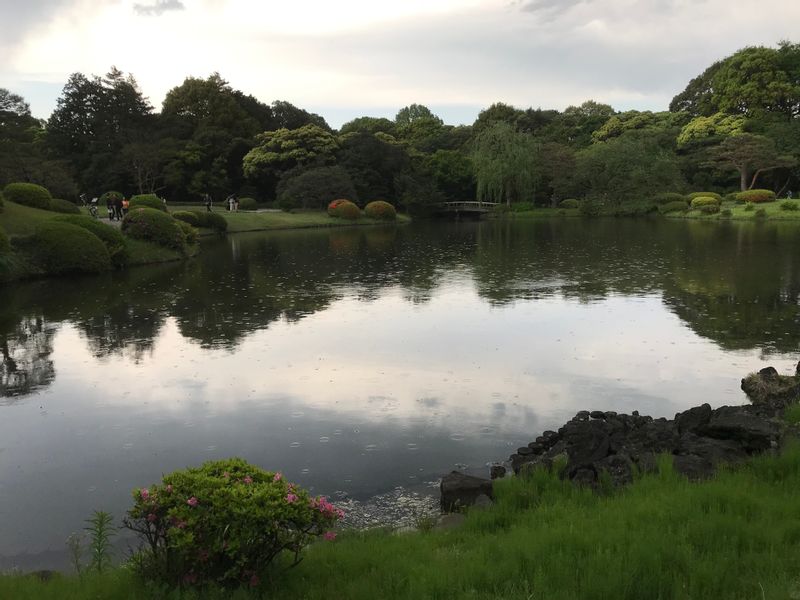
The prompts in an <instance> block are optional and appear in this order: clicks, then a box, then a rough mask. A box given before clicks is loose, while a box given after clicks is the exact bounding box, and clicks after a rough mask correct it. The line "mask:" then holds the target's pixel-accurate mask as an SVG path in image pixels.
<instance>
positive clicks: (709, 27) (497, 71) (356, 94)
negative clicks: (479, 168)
mask: <svg viewBox="0 0 800 600" xmlns="http://www.w3.org/2000/svg"><path fill="white" fill-rule="evenodd" d="M0 8H1V10H0V87H4V88H7V89H9V90H11V91H12V92H15V93H17V94H21V95H22V96H23V97H24V98H25V99H26V100H27V101H28V102H29V103H30V105H31V110H32V112H33V114H34V116H36V117H41V118H46V117H48V116H49V115H50V113H51V112H52V110H53V108H54V107H55V105H56V100H57V99H58V97H59V95H60V94H61V90H62V88H63V86H64V83H65V82H66V80H67V78H68V76H69V75H70V73H74V72H82V73H85V74H97V75H102V74H105V73H106V72H108V70H109V68H110V67H111V66H112V65H113V66H116V67H118V68H119V69H121V70H122V71H124V72H126V73H132V74H133V75H134V76H135V78H136V80H137V81H138V82H139V85H140V87H141V88H142V91H143V93H144V94H145V96H147V97H148V98H149V100H150V102H151V103H152V104H153V105H154V107H155V108H156V109H157V110H158V109H160V106H161V102H162V101H163V99H164V96H165V94H166V93H167V92H168V91H169V90H170V89H171V88H173V87H175V86H177V85H180V84H181V83H182V82H183V80H184V78H185V77H187V76H194V77H207V76H208V75H210V74H211V73H213V72H215V71H217V72H219V73H220V74H221V75H222V76H223V78H225V79H226V80H227V81H228V82H230V84H231V85H232V86H233V87H234V88H236V89H240V90H242V91H243V92H245V93H249V94H252V95H253V96H255V97H257V98H258V99H259V100H261V101H263V102H267V103H270V102H272V101H273V100H278V99H279V100H288V101H289V102H292V103H293V104H295V105H297V106H300V107H302V108H305V109H307V110H311V111H313V112H317V113H319V114H321V115H322V116H323V117H325V118H326V120H327V121H328V122H329V123H330V124H331V125H332V126H334V127H339V126H340V125H341V124H342V123H344V122H346V121H348V120H350V119H352V118H355V117H358V116H363V115H370V116H377V117H381V116H385V117H389V118H392V117H394V115H395V114H396V112H397V111H398V110H399V109H400V108H402V107H403V106H406V105H408V104H411V103H415V102H416V103H420V104H425V105H427V106H429V107H430V108H431V109H432V110H433V111H434V112H435V113H437V114H438V115H439V116H441V117H442V118H443V119H444V121H445V122H446V123H451V124H460V123H471V122H472V121H473V120H474V119H475V117H476V116H477V114H478V112H479V111H480V110H481V109H482V108H485V107H487V106H489V105H491V104H492V103H494V102H506V103H508V104H512V105H515V106H518V107H520V108H527V107H529V106H532V107H534V108H537V107H540V108H555V109H559V110H563V109H564V108H566V107H567V106H569V105H577V104H580V103H581V102H583V101H584V100H587V99H594V100H597V101H599V102H604V103H607V104H611V105H612V106H613V107H614V108H616V109H617V110H629V109H639V110H666V108H667V106H668V104H669V101H670V99H671V98H672V97H673V96H674V95H675V94H677V93H678V92H680V91H681V90H682V89H683V88H684V87H685V86H686V84H687V83H688V82H689V80H690V79H691V78H692V77H695V76H696V75H698V74H699V73H701V72H702V71H703V70H704V69H705V68H706V67H707V66H709V65H710V64H711V63H712V62H714V61H715V60H718V59H720V58H723V57H725V56H727V55H729V54H731V53H732V52H734V51H736V50H737V49H739V48H742V47H744V46H750V45H768V46H774V45H776V44H777V42H778V41H780V40H782V39H788V40H792V41H794V42H798V41H800V28H798V25H799V24H800V2H798V1H797V0H760V1H759V2H732V1H731V0H402V1H397V0H394V1H385V0H336V1H335V2H332V1H330V0H280V1H276V0H24V1H20V0H0Z"/></svg>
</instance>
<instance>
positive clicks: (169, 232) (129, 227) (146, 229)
mask: <svg viewBox="0 0 800 600" xmlns="http://www.w3.org/2000/svg"><path fill="white" fill-rule="evenodd" d="M122 232H123V233H124V234H125V235H127V236H129V237H132V238H133V239H136V240H145V241H147V242H155V243H156V244H159V245H160V246H166V247H167V248H172V249H174V250H179V251H181V252H185V251H186V238H185V237H184V235H183V230H182V229H181V227H180V225H178V221H176V220H175V219H173V218H172V217H171V216H170V215H168V214H166V213H164V212H163V211H160V210H156V209H154V208H134V209H133V210H130V211H128V214H127V215H125V218H124V219H122Z"/></svg>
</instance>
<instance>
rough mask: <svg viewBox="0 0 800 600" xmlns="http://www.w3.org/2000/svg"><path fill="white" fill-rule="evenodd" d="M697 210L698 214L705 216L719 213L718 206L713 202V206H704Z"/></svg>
mask: <svg viewBox="0 0 800 600" xmlns="http://www.w3.org/2000/svg"><path fill="white" fill-rule="evenodd" d="M695 200H696V198H695ZM697 208H698V209H699V210H700V212H703V213H705V214H707V215H713V214H716V213H718V212H719V204H717V203H716V202H714V203H713V204H704V205H702V206H699V207H697Z"/></svg>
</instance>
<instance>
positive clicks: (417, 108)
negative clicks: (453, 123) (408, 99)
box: [394, 104, 443, 129]
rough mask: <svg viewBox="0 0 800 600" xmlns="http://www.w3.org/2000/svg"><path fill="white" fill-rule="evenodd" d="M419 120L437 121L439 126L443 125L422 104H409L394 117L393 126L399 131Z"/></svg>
mask: <svg viewBox="0 0 800 600" xmlns="http://www.w3.org/2000/svg"><path fill="white" fill-rule="evenodd" d="M420 120H433V121H438V122H439V125H441V124H442V123H443V121H442V120H441V119H440V118H439V117H437V116H436V115H435V114H433V113H432V112H431V109H429V108H428V107H427V106H425V105H423V104H411V105H409V106H405V107H403V108H401V109H400V110H399V111H397V115H395V118H394V122H395V124H396V125H397V127H398V128H400V129H402V128H404V127H409V126H410V125H411V124H412V123H414V122H415V121H420Z"/></svg>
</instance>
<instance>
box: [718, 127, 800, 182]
mask: <svg viewBox="0 0 800 600" xmlns="http://www.w3.org/2000/svg"><path fill="white" fill-rule="evenodd" d="M712 161H713V163H714V164H716V165H718V166H721V167H723V168H724V167H727V168H732V169H735V170H736V171H738V172H739V181H740V185H741V189H742V191H744V190H748V189H752V188H753V187H754V186H755V184H756V182H757V181H758V177H759V176H760V175H762V174H763V173H765V172H768V171H772V170H774V169H781V168H789V167H793V166H794V165H796V164H797V160H796V159H795V158H794V157H792V156H789V155H786V154H780V153H779V152H778V149H777V148H776V146H775V142H774V141H773V140H771V139H770V138H768V137H765V136H763V135H754V134H751V133H743V134H741V135H736V136H732V137H729V138H726V139H725V140H723V141H722V142H721V143H720V145H719V146H717V147H716V148H715V149H714V151H713V155H712Z"/></svg>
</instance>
